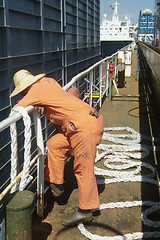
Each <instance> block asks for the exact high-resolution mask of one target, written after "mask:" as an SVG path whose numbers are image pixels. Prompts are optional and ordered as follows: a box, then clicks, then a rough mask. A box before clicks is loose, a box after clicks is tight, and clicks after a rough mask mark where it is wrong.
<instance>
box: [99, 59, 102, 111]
mask: <svg viewBox="0 0 160 240" xmlns="http://www.w3.org/2000/svg"><path fill="white" fill-rule="evenodd" d="M99 107H100V108H101V107H102V63H101V64H100V66H99Z"/></svg>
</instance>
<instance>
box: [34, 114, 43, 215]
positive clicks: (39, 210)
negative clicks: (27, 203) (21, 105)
mask: <svg viewBox="0 0 160 240" xmlns="http://www.w3.org/2000/svg"><path fill="white" fill-rule="evenodd" d="M33 116H34V126H35V132H36V140H37V148H38V153H42V155H41V156H40V157H39V159H38V161H37V214H38V216H40V217H43V212H44V146H43V135H42V126H41V119H40V115H39V113H38V112H37V111H34V112H33Z"/></svg>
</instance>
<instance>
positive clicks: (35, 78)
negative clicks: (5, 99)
mask: <svg viewBox="0 0 160 240" xmlns="http://www.w3.org/2000/svg"><path fill="white" fill-rule="evenodd" d="M45 75H46V74H38V75H36V76H32V77H31V76H30V78H29V79H28V82H27V83H26V82H25V84H21V85H20V86H16V88H15V89H14V90H13V92H12V93H11V94H10V96H9V97H10V98H11V97H14V96H16V95H17V94H19V93H20V92H22V91H23V90H25V89H26V88H27V87H29V86H30V85H32V84H33V83H34V82H36V81H37V80H39V79H40V78H42V77H44V76H45Z"/></svg>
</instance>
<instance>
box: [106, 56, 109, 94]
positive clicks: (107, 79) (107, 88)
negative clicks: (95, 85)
mask: <svg viewBox="0 0 160 240" xmlns="http://www.w3.org/2000/svg"><path fill="white" fill-rule="evenodd" d="M108 66H109V64H108V60H107V63H106V90H107V94H106V95H107V96H108V94H109V77H108Z"/></svg>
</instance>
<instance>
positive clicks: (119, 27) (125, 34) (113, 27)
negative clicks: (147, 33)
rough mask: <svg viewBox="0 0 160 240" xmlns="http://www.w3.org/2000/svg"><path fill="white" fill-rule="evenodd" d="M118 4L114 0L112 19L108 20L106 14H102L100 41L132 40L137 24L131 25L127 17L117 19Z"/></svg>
mask: <svg viewBox="0 0 160 240" xmlns="http://www.w3.org/2000/svg"><path fill="white" fill-rule="evenodd" d="M118 4H119V3H118V1H117V0H115V3H114V8H113V9H114V10H113V16H112V20H109V19H108V18H107V15H106V14H104V19H103V21H102V25H101V27H100V40H101V41H134V37H135V28H136V27H137V26H135V25H131V22H130V19H129V18H128V17H125V18H124V19H123V20H120V19H119V14H118Z"/></svg>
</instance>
